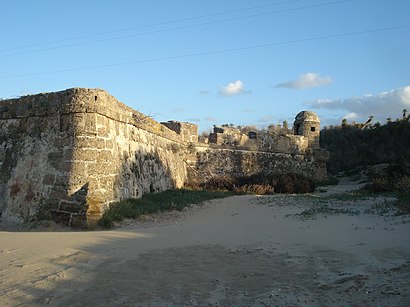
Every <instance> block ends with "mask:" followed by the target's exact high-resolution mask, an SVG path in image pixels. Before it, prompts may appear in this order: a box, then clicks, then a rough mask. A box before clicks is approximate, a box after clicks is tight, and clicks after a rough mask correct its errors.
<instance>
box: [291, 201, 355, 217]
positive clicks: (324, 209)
mask: <svg viewBox="0 0 410 307" xmlns="http://www.w3.org/2000/svg"><path fill="white" fill-rule="evenodd" d="M359 213H360V212H359V211H357V210H353V209H341V208H332V207H330V206H329V205H326V204H318V205H315V206H313V207H312V208H309V209H306V210H303V211H302V212H300V213H296V214H295V216H299V217H301V218H302V219H304V220H309V219H313V218H315V217H316V216H317V215H319V214H320V215H324V216H327V215H337V214H349V215H358V214H359Z"/></svg>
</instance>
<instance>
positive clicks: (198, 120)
mask: <svg viewBox="0 0 410 307" xmlns="http://www.w3.org/2000/svg"><path fill="white" fill-rule="evenodd" d="M186 121H187V122H190V123H199V122H200V121H201V119H200V118H198V117H192V118H187V119H186Z"/></svg>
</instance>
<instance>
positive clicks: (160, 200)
mask: <svg viewBox="0 0 410 307" xmlns="http://www.w3.org/2000/svg"><path fill="white" fill-rule="evenodd" d="M232 195H234V193H233V192H224V191H206V190H197V191H193V190H187V189H178V190H168V191H164V192H160V193H150V194H146V195H143V197H142V198H139V199H126V200H123V201H120V202H117V203H113V204H111V206H110V208H109V209H108V210H107V211H106V212H105V213H104V215H103V216H102V218H101V219H100V220H99V221H98V226H99V227H101V228H104V229H109V228H112V227H113V226H114V222H120V221H122V220H123V219H124V218H131V219H135V218H138V217H139V216H141V215H146V214H153V213H158V212H163V211H172V210H178V211H181V210H182V209H184V208H185V207H187V206H189V205H191V204H198V203H200V202H203V201H205V200H210V199H215V198H224V197H228V196H232Z"/></svg>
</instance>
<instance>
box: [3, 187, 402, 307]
mask: <svg viewBox="0 0 410 307" xmlns="http://www.w3.org/2000/svg"><path fill="white" fill-rule="evenodd" d="M354 187H356V183H351V182H348V181H346V182H345V181H342V182H341V184H340V185H339V186H337V187H332V188H331V189H329V190H328V191H321V192H320V193H315V194H312V195H306V196H300V195H299V196H297V195H272V196H263V197H258V196H235V197H231V198H227V199H222V200H215V201H212V202H208V203H206V204H205V205H203V206H194V207H192V208H190V209H187V210H185V211H184V212H182V213H175V212H174V213H166V214H161V215H157V216H154V217H146V218H145V219H143V220H139V221H128V222H126V223H123V224H122V227H121V228H118V229H116V230H114V231H101V232H69V231H66V232H65V231H60V232H41V231H37V232H7V231H3V232H0V297H1V304H0V305H2V306H3V305H4V306H15V305H31V306H42V305H46V304H49V305H52V306H84V305H94V306H96V305H98V306H275V305H277V306H286V305H287V306H329V305H332V306H351V305H357V306H369V305H377V306H408V303H409V302H410V237H409V236H408V234H409V233H410V218H409V217H408V216H392V215H391V214H390V213H389V212H388V211H386V210H384V211H383V215H380V214H379V213H380V212H376V211H377V210H376V209H378V208H381V207H383V204H384V203H385V200H386V199H382V198H370V199H356V198H351V197H347V198H342V197H340V193H341V192H343V193H345V194H348V193H346V191H348V190H349V189H352V188H354ZM332 195H339V196H337V197H336V196H335V197H334V196H332ZM369 208H373V209H374V210H373V211H372V210H369ZM336 209H338V210H339V211H338V210H336ZM342 209H343V210H342ZM375 210H376V211H375ZM306 212H307V213H308V214H304V213H306ZM375 213H376V214H375ZM60 230H61V229H60Z"/></svg>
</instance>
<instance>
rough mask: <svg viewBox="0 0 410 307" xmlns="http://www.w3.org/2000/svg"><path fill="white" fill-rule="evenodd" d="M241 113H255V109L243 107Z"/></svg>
mask: <svg viewBox="0 0 410 307" xmlns="http://www.w3.org/2000/svg"><path fill="white" fill-rule="evenodd" d="M241 112H242V113H255V112H256V111H255V110H253V109H245V110H242V111H241Z"/></svg>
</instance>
